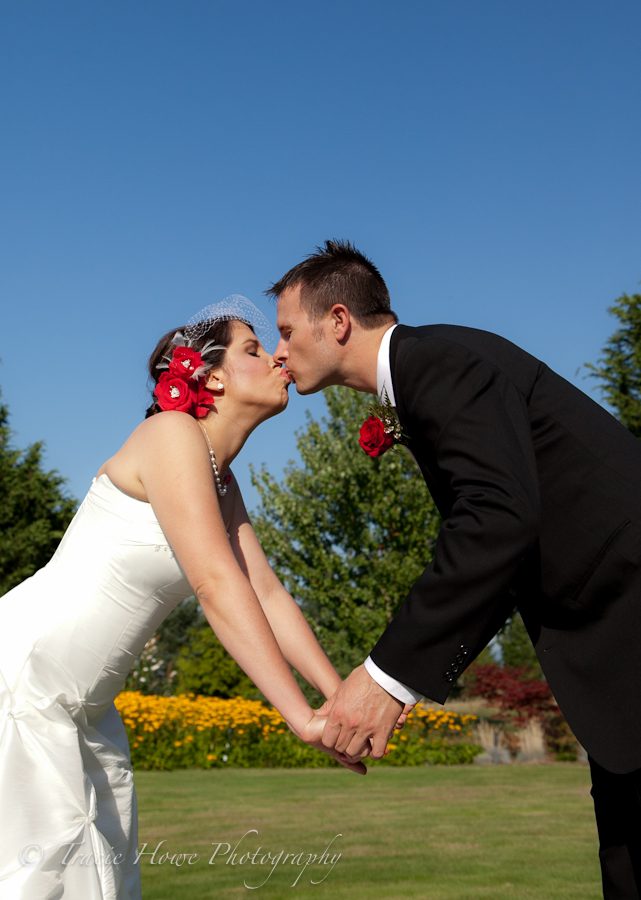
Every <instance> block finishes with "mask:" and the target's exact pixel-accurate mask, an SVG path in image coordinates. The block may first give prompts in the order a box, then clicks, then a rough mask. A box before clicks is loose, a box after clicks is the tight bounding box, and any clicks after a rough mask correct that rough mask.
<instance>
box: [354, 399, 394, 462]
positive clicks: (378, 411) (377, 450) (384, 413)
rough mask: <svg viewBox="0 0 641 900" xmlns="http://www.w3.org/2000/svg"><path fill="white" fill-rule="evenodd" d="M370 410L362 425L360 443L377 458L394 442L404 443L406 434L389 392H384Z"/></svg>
mask: <svg viewBox="0 0 641 900" xmlns="http://www.w3.org/2000/svg"><path fill="white" fill-rule="evenodd" d="M370 412H371V415H370V416H369V418H368V419H366V420H365V421H364V422H363V424H362V425H361V430H360V436H359V438H358V443H359V444H360V445H361V447H362V448H363V450H364V451H365V453H367V455H368V456H371V457H372V458H373V459H376V458H377V457H378V456H381V455H382V454H383V453H385V452H386V451H387V450H389V448H390V447H391V446H392V445H393V444H400V443H402V442H403V439H404V437H405V436H404V434H403V432H402V431H401V426H400V424H399V421H398V419H397V418H396V412H395V411H394V407H393V406H392V404H391V403H390V402H389V398H388V396H387V393H384V395H383V398H382V400H381V401H380V402H379V403H378V404H376V405H375V406H374V407H371V408H370Z"/></svg>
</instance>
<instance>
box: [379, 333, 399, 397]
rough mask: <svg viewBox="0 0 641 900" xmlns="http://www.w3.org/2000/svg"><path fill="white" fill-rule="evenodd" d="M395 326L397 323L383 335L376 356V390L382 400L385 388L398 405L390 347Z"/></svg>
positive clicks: (388, 395)
mask: <svg viewBox="0 0 641 900" xmlns="http://www.w3.org/2000/svg"><path fill="white" fill-rule="evenodd" d="M395 328H396V325H392V326H391V327H390V328H388V329H387V331H386V332H385V334H384V335H383V339H382V340H381V346H380V347H379V348H378V357H377V358H376V390H377V392H378V396H379V397H380V399H381V400H383V390H385V391H386V393H387V398H388V400H389V402H390V403H391V404H392V406H396V398H395V397H394V385H393V384H392V369H391V366H390V358H389V347H390V340H391V338H392V332H393V331H394V329H395Z"/></svg>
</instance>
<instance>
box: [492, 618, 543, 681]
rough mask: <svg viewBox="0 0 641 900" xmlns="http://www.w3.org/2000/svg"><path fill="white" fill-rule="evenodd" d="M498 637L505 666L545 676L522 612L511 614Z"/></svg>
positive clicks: (533, 675) (532, 674) (540, 676)
mask: <svg viewBox="0 0 641 900" xmlns="http://www.w3.org/2000/svg"><path fill="white" fill-rule="evenodd" d="M496 639H497V643H498V645H499V647H500V648H501V657H502V661H503V665H504V666H510V667H512V668H516V669H524V670H526V671H528V672H529V674H530V675H531V676H532V677H536V678H543V671H542V669H541V666H540V664H539V661H538V659H537V656H536V653H535V652H534V647H533V646H532V641H531V640H530V636H529V635H528V633H527V631H526V629H525V625H524V624H523V619H522V618H521V615H520V613H518V612H514V613H513V614H512V615H511V616H510V618H509V619H508V620H507V622H506V623H505V625H504V626H503V627H502V628H501V630H500V631H499V633H498V635H497V638H496Z"/></svg>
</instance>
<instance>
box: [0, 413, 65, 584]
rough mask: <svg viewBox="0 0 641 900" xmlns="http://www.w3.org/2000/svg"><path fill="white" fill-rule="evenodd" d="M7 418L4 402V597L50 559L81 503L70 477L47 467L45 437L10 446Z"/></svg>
mask: <svg viewBox="0 0 641 900" xmlns="http://www.w3.org/2000/svg"><path fill="white" fill-rule="evenodd" d="M8 418H9V413H8V409H7V407H6V406H5V405H4V404H0V530H1V533H2V541H1V542H0V595H1V594H5V593H6V592H7V591H9V590H11V588H13V587H15V586H16V585H17V584H20V582H22V581H24V580H25V578H28V577H29V576H30V575H33V573H34V572H35V571H36V570H37V569H40V568H42V566H44V565H45V564H46V563H47V562H48V561H49V559H50V558H51V556H52V555H53V553H54V551H55V549H56V547H57V546H58V542H59V541H60V539H61V538H62V535H63V534H64V532H65V530H66V528H67V526H68V525H69V522H70V521H71V519H72V518H73V515H74V513H75V511H76V506H77V502H76V500H75V499H74V498H73V497H70V496H69V495H68V494H67V493H66V492H65V490H64V485H65V484H66V479H65V478H62V477H61V476H60V475H58V473H57V472H55V471H52V472H44V471H43V470H42V448H43V444H42V442H41V441H38V442H37V443H35V444H32V445H31V446H30V447H27V449H26V450H24V451H21V450H16V449H15V448H13V447H12V446H11V437H12V436H11V431H10V429H9V426H8Z"/></svg>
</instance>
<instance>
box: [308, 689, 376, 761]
mask: <svg viewBox="0 0 641 900" xmlns="http://www.w3.org/2000/svg"><path fill="white" fill-rule="evenodd" d="M327 702H329V701H327ZM319 713H320V710H316V711H315V712H314V715H312V717H311V719H310V720H309V722H308V723H307V724H306V725H305V726H304V728H302V729H301V730H300V731H296V732H294V734H296V735H297V737H299V738H300V739H301V740H303V741H305V743H306V744H309V745H310V747H315V748H316V750H321V751H322V752H323V753H327V754H328V755H329V756H332V757H333V758H334V759H337V760H338V762H339V763H340V764H341V766H345V768H346V769H349V770H350V771H352V772H356V773H357V774H358V775H367V768H366V767H365V765H364V764H363V763H362V762H357V761H355V760H351V759H348V758H347V757H346V756H345V754H344V753H339V751H338V750H334V749H332V748H328V747H326V746H325V745H324V744H323V741H322V737H323V729H324V727H325V722H326V721H327V719H326V717H325V716H322V715H319Z"/></svg>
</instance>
